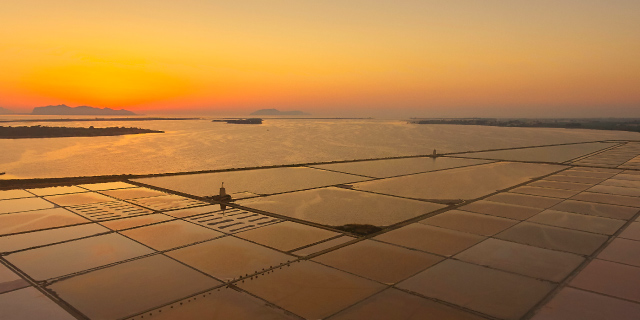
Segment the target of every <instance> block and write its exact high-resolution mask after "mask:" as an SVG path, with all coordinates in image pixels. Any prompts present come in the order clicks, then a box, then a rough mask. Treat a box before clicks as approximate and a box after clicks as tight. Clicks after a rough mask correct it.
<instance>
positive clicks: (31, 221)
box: [0, 208, 89, 235]
mask: <svg viewBox="0 0 640 320" xmlns="http://www.w3.org/2000/svg"><path fill="white" fill-rule="evenodd" d="M88 222H89V220H87V219H85V218H83V217H81V216H79V215H77V214H75V213H73V212H71V211H68V210H66V209H63V208H53V209H44V210H33V211H24V212H16V213H12V214H4V215H0V235H5V234H11V233H19V232H28V231H35V230H40V229H48V228H55V227H64V226H69V225H74V224H81V223H88Z"/></svg>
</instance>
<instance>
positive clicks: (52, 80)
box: [0, 0, 640, 117]
mask: <svg viewBox="0 0 640 320" xmlns="http://www.w3.org/2000/svg"><path fill="white" fill-rule="evenodd" d="M7 2H8V3H7ZM638 17H640V1H637V0H608V1H602V0H555V1H551V0H539V1H497V0H486V1H458V0H451V1H426V0H406V1H383V0H367V1H365V0H354V1H349V0H340V1H339V0H327V1H300V0H297V1H294V0H290V1H284V0H273V1H264V0H252V1H213V0H182V1H167V0H155V1H140V0H138V1H130V0H127V1H124V0H110V1H103V0H95V1H72V0H58V1H48V0H47V1H44V0H41V1H30V0H23V1H13V0H10V1H5V2H3V4H2V8H1V9H0V26H2V28H0V39H2V41H0V70H2V72H0V107H5V108H9V109H13V110H16V111H22V110H27V111H29V110H30V109H31V108H32V107H36V106H42V105H49V104H61V103H64V104H67V105H70V106H77V105H90V106H95V107H111V108H126V109H129V110H133V111H137V112H156V111H168V110H177V111H178V112H180V111H193V110H195V111H194V112H202V113H206V112H214V113H215V112H223V111H224V112H236V113H243V112H248V111H253V110H255V109H260V108H279V109H283V110H287V109H301V110H306V111H310V112H312V113H314V114H318V115H319V114H327V115H328V114H336V115H340V114H349V115H363V116H366V115H368V114H372V115H377V114H385V112H386V113H387V114H392V113H393V112H397V113H398V114H401V115H414V116H501V115H502V116H546V117H552V116H555V115H567V116H569V115H574V116H581V115H582V116H585V115H588V116H636V117H640V90H639V89H638V88H640V19H639V18H638ZM389 110H391V111H389ZM587 111H588V112H587Z"/></svg>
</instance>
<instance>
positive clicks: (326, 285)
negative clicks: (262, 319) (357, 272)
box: [238, 261, 385, 319]
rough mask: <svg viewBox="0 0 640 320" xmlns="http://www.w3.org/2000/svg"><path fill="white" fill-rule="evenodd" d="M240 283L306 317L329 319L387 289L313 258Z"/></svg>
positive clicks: (242, 286)
mask: <svg viewBox="0 0 640 320" xmlns="http://www.w3.org/2000/svg"><path fill="white" fill-rule="evenodd" d="M238 286H239V287H240V288H242V289H244V290H246V291H248V292H249V293H251V294H253V295H256V296H258V297H260V298H263V299H265V300H267V301H270V302H273V303H275V304H277V305H278V306H280V307H282V308H284V309H286V310H289V311H291V312H293V313H295V314H297V315H300V316H302V317H304V318H305V319H322V318H326V317H328V316H330V315H332V314H334V313H336V312H338V311H340V310H342V309H344V308H346V307H348V306H350V305H352V304H354V303H356V302H358V301H360V300H362V299H365V298H367V297H369V296H371V295H373V294H375V293H376V292H379V291H382V290H383V289H385V286H383V285H381V284H379V283H376V282H373V281H370V280H366V279H364V278H360V277H357V276H354V275H351V274H348V273H346V272H342V271H339V270H336V269H333V268H330V267H326V266H323V265H320V264H317V263H315V262H310V261H302V262H300V263H293V264H292V265H291V266H289V267H283V268H282V269H277V270H274V271H273V272H271V273H269V274H265V275H263V276H260V277H258V278H256V279H254V280H249V281H245V282H244V283H239V284H238Z"/></svg>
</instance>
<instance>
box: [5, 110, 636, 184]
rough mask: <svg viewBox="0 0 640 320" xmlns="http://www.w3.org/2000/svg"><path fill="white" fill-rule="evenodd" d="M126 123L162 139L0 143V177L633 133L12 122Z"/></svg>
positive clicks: (384, 124) (379, 123)
mask: <svg viewBox="0 0 640 320" xmlns="http://www.w3.org/2000/svg"><path fill="white" fill-rule="evenodd" d="M38 124H41V125H48V126H84V127H87V126H90V125H94V126H96V127H108V126H126V127H142V128H148V129H157V130H163V131H165V132H166V133H164V134H143V135H128V136H118V137H94V138H87V137H82V138H52V139H20V140H0V150H3V152H2V153H1V154H0V171H4V172H7V174H6V175H4V176H3V178H16V177H20V178H27V177H62V176H78V175H102V174H124V173H136V174H144V173H159V172H176V171H193V170H204V169H223V168H234V167H245V166H261V165H277V164H291V163H305V162H317V161H329V160H340V159H361V158H374V157H388V156H401V155H417V154H430V153H431V152H432V151H433V149H437V150H438V152H457V151H469V150H486V149H494V148H508V147H522V146H533V145H544V144H557V143H568V142H583V141H594V140H604V139H622V138H628V139H637V138H638V134H637V133H630V132H615V131H594V130H566V129H545V128H498V127H480V126H448V125H412V124H407V123H406V122H404V121H391V120H266V121H265V122H264V124H263V125H259V126H252V125H230V124H225V123H212V122H210V121H209V120H198V121H144V122H107V121H104V122H97V123H92V122H65V123H28V124H24V123H11V124H10V125H38Z"/></svg>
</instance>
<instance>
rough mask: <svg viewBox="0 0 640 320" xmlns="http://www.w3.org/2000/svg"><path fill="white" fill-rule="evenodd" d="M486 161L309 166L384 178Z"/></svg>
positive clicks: (430, 160) (439, 159)
mask: <svg viewBox="0 0 640 320" xmlns="http://www.w3.org/2000/svg"><path fill="white" fill-rule="evenodd" d="M488 162H490V161H487V160H475V159H457V158H445V157H437V158H432V157H427V158H406V159H391V160H373V161H357V162H345V163H331V164H321V165H314V166H311V167H313V168H319V169H326V170H333V171H340V172H344V173H352V174H357V175H362V176H368V177H375V178H386V177H394V176H400V175H406V174H412V173H419V172H429V171H437V170H443V169H450V168H457V167H465V166H471V165H476V164H483V163H488Z"/></svg>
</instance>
